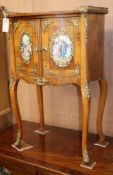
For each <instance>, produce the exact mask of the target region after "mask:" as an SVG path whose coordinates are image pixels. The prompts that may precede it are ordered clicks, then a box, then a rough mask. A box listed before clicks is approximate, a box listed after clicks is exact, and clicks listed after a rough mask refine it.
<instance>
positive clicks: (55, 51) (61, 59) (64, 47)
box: [50, 32, 73, 67]
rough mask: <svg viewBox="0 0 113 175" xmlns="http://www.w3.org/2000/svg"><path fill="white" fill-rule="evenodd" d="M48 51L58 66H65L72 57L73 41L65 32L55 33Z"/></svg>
mask: <svg viewBox="0 0 113 175" xmlns="http://www.w3.org/2000/svg"><path fill="white" fill-rule="evenodd" d="M50 51H51V57H52V58H53V61H54V63H55V64H56V65H57V66H58V67H67V66H68V65H69V64H70V62H71V60H72V57H73V41H72V39H71V38H70V37H69V36H68V34H66V33H65V32H58V33H55V34H54V35H53V37H52V40H51V43H50Z"/></svg>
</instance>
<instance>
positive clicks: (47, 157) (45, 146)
mask: <svg viewBox="0 0 113 175" xmlns="http://www.w3.org/2000/svg"><path fill="white" fill-rule="evenodd" d="M23 126H24V140H25V141H26V142H27V143H29V144H32V145H33V146H34V147H33V148H32V149H29V150H25V151H22V152H18V151H17V150H15V149H14V148H13V147H12V146H11V144H12V143H13V142H14V140H15V126H14V127H11V128H9V129H7V130H6V131H4V132H1V133H0V164H1V165H4V166H5V167H7V168H8V169H10V168H11V169H13V168H14V169H15V170H16V169H18V172H19V170H21V169H22V171H24V173H23V174H25V172H26V171H27V169H30V170H31V172H34V174H35V172H38V170H40V171H41V172H44V175H46V174H48V173H49V174H48V175H53V174H56V175H113V138H107V139H108V140H109V142H110V144H109V146H108V147H107V148H100V147H96V146H93V143H94V142H95V141H96V140H97V136H96V135H92V134H89V150H90V155H91V157H92V159H93V160H94V161H96V166H95V168H94V169H93V170H88V169H85V168H82V167H80V163H81V160H82V156H81V132H78V131H74V130H69V129H63V128H58V127H49V126H47V129H49V131H50V132H49V133H48V134H46V135H45V136H42V135H39V134H38V133H35V132H34V131H35V130H36V129H37V128H38V125H37V124H36V123H31V122H26V121H23ZM46 172H47V173H46ZM29 173H30V172H29ZM13 174H14V173H13ZM17 174H18V173H17ZM17 174H15V175H17ZM27 174H28V173H27ZM30 174H31V173H30ZM37 174H38V173H37ZM42 174H43V173H42Z"/></svg>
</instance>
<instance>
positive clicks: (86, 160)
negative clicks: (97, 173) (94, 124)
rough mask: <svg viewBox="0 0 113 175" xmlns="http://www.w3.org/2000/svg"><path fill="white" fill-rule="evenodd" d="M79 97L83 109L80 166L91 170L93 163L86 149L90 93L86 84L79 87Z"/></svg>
mask: <svg viewBox="0 0 113 175" xmlns="http://www.w3.org/2000/svg"><path fill="white" fill-rule="evenodd" d="M81 95H82V108H83V123H82V125H83V127H82V155H83V162H82V164H81V165H80V166H82V167H85V168H88V169H92V168H93V167H94V166H95V164H96V163H95V162H92V161H91V160H90V157H89V154H88V148H87V140H88V139H87V137H88V124H89V112H90V101H91V97H90V92H89V87H88V83H85V84H83V85H82V86H81Z"/></svg>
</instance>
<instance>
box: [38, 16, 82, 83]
mask: <svg viewBox="0 0 113 175" xmlns="http://www.w3.org/2000/svg"><path fill="white" fill-rule="evenodd" d="M41 27H42V51H43V54H42V55H43V76H44V77H45V78H46V79H47V80H48V82H50V83H53V84H56V83H57V84H58V83H60V84H61V83H63V82H65V83H70V82H72V83H73V82H76V83H77V82H79V80H80V78H79V76H80V17H79V16H76V17H71V18H50V19H42V21H41Z"/></svg>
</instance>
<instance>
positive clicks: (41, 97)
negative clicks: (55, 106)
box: [35, 85, 49, 135]
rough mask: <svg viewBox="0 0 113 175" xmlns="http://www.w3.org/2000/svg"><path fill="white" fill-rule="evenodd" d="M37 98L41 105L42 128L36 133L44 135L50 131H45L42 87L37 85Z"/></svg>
mask: <svg viewBox="0 0 113 175" xmlns="http://www.w3.org/2000/svg"><path fill="white" fill-rule="evenodd" d="M37 97H38V103H39V115H40V128H39V129H38V130H35V132H37V133H39V134H42V135H44V134H46V133H48V132H49V131H48V130H45V123H44V107H43V89H42V86H38V85H37Z"/></svg>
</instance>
